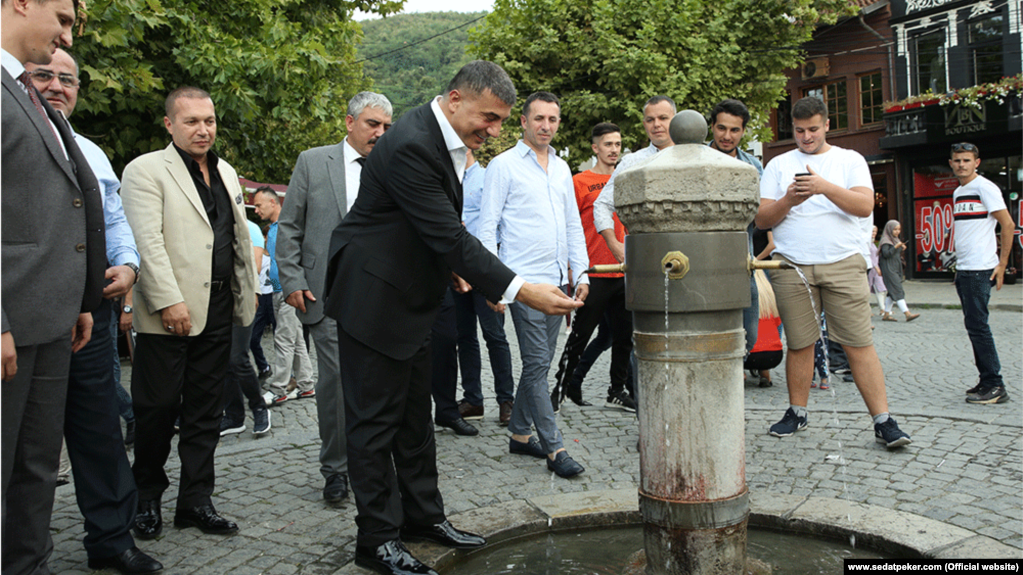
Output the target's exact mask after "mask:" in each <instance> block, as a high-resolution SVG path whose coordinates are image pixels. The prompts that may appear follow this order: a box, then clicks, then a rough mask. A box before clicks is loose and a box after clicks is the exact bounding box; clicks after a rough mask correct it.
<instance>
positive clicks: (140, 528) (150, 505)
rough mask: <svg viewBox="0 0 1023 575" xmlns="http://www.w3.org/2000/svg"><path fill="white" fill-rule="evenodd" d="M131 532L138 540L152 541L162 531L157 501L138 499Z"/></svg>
mask: <svg viewBox="0 0 1023 575" xmlns="http://www.w3.org/2000/svg"><path fill="white" fill-rule="evenodd" d="M132 531H134V532H135V537H138V538H139V539H154V538H156V536H157V535H159V534H160V532H161V531H163V518H162V517H161V516H160V500H159V499H149V500H144V499H139V504H138V506H137V507H136V508H135V525H134V526H132Z"/></svg>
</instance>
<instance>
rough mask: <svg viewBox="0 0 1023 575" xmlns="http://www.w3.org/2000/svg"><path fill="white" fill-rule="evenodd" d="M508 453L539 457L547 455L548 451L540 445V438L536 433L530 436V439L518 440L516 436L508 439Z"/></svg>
mask: <svg viewBox="0 0 1023 575" xmlns="http://www.w3.org/2000/svg"><path fill="white" fill-rule="evenodd" d="M508 453H515V454H518V455H531V456H533V457H535V458H537V459H542V458H544V457H547V453H546V452H544V450H543V447H541V446H540V440H539V439H537V438H536V436H535V435H531V436H529V441H528V442H527V441H516V440H515V438H510V439H509V440H508Z"/></svg>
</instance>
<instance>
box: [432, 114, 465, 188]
mask: <svg viewBox="0 0 1023 575" xmlns="http://www.w3.org/2000/svg"><path fill="white" fill-rule="evenodd" d="M440 99H441V97H440V96H437V97H436V98H434V99H433V102H431V103H430V109H431V110H433V115H434V116H436V117H437V123H438V124H440V133H441V134H443V135H444V145H445V146H446V147H447V149H448V153H449V154H451V162H452V164H454V166H455V174H456V175H457V176H458V181H459V182H461V181H462V179H463V178H464V177H465V165H466V164H467V163H468V162H469V160H468V159H467V158H466V157H465V152H466V151H467V150H468V149H469V147H468V146H466V145H465V142H463V141H462V138H461V137H459V135H458V133H457V132H455V129H454V128H452V127H451V122H450V121H448V117H447V116H445V115H444V112H443V111H442V110H441V109H440Z"/></svg>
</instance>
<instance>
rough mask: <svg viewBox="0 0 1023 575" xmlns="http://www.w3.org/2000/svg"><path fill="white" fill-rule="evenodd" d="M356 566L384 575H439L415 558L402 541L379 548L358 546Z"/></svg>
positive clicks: (390, 542) (395, 540)
mask: <svg viewBox="0 0 1023 575" xmlns="http://www.w3.org/2000/svg"><path fill="white" fill-rule="evenodd" d="M355 564H356V565H358V566H359V567H362V568H364V569H371V570H373V571H376V572H377V573H383V574H384V575H437V572H436V571H434V570H433V569H430V566H429V565H426V564H425V563H423V562H421V561H420V560H419V559H416V558H415V557H413V556H412V553H409V550H408V549H406V548H405V545H403V544H402V542H401V540H400V539H392V540H390V541H388V542H387V543H384V544H383V545H380V546H378V547H362V546H357V547H356V548H355Z"/></svg>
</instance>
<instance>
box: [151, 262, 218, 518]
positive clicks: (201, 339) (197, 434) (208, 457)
mask: <svg viewBox="0 0 1023 575" xmlns="http://www.w3.org/2000/svg"><path fill="white" fill-rule="evenodd" d="M229 286H230V282H227V284H226V285H225V286H224V287H223V288H221V289H220V290H217V291H214V292H212V293H211V294H210V307H209V315H208V316H207V320H206V327H205V329H203V331H202V333H200V334H199V335H197V336H192V337H180V336H174V335H162V334H161V335H156V334H149V333H140V334H138V337H137V338H136V342H135V346H136V347H135V365H134V368H133V369H132V374H131V396H132V400H133V401H134V404H135V421H136V422H137V423H136V427H135V465H134V467H132V471H134V472H135V483H136V484H137V485H138V490H139V499H141V500H144V501H146V500H151V499H159V498H160V497H161V495H163V492H164V491H165V490H166V489H167V487H169V486H170V482H169V480H168V479H167V474H166V472H165V471H164V468H163V467H164V465H165V464H166V463H167V456H168V455H170V448H171V438H172V437H173V436H174V420H175V419H177V417H178V415H180V416H181V435H180V437H179V438H178V455H179V457H180V458H181V486H180V487H179V489H178V504H177V505H178V508H186V507H195V506H198V505H204V504H206V503H211V500H210V496H211V495H212V494H213V487H214V470H213V453H214V451H215V450H216V448H217V441H219V440H220V417H221V415H222V413H223V405H224V400H223V397H224V381H225V376H226V375H227V366H228V360H229V357H230V352H231V316H232V308H233V304H234V301H233V297H232V295H231V288H230V287H229Z"/></svg>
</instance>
